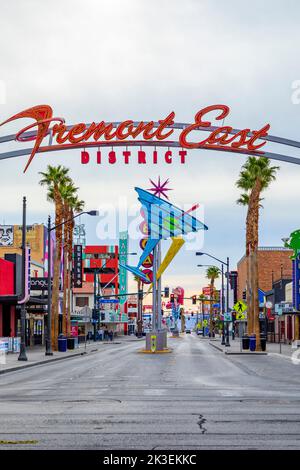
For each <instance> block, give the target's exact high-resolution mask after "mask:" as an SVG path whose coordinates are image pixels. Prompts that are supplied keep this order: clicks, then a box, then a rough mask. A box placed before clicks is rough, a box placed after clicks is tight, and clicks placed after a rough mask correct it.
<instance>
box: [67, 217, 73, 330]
mask: <svg viewBox="0 0 300 470" xmlns="http://www.w3.org/2000/svg"><path fill="white" fill-rule="evenodd" d="M72 217H73V211H72V209H71V208H69V214H68V220H70V222H69V223H68V225H67V228H68V244H67V245H68V248H67V259H68V273H67V279H68V281H67V283H68V300H67V311H66V318H67V335H68V336H71V296H72V256H73V229H74V222H73V220H72Z"/></svg>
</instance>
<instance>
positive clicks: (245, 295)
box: [243, 289, 247, 300]
mask: <svg viewBox="0 0 300 470" xmlns="http://www.w3.org/2000/svg"><path fill="white" fill-rule="evenodd" d="M246 298H247V294H246V289H245V290H243V300H246Z"/></svg>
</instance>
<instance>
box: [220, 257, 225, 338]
mask: <svg viewBox="0 0 300 470" xmlns="http://www.w3.org/2000/svg"><path fill="white" fill-rule="evenodd" d="M221 295H222V298H221V308H222V315H223V328H222V342H221V344H222V345H223V346H225V321H224V314H225V302H224V300H225V299H224V265H223V263H222V293H221Z"/></svg>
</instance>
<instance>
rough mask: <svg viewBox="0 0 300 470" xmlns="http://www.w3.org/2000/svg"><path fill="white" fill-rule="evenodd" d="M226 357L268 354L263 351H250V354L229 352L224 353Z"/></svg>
mask: <svg viewBox="0 0 300 470" xmlns="http://www.w3.org/2000/svg"><path fill="white" fill-rule="evenodd" d="M225 354H227V355H228V356H229V355H230V356H267V355H268V353H267V352H265V351H252V352H229V351H225Z"/></svg>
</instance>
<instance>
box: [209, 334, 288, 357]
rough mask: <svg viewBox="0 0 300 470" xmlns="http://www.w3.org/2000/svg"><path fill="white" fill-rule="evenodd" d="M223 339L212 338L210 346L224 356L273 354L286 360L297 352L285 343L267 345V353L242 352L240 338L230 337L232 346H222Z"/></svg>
mask: <svg viewBox="0 0 300 470" xmlns="http://www.w3.org/2000/svg"><path fill="white" fill-rule="evenodd" d="M221 340H222V338H221V337H219V336H217V337H215V338H210V339H209V344H210V345H211V346H212V347H214V348H215V349H218V350H219V351H221V352H223V353H224V354H242V355H256V354H259V355H266V354H271V355H274V356H282V357H285V358H288V359H290V358H291V355H292V354H293V352H294V351H295V349H292V346H291V345H290V344H284V343H281V344H279V343H267V347H266V351H265V352H264V351H262V352H256V351H254V352H252V351H250V350H242V351H241V341H240V338H235V339H234V340H233V339H232V338H231V337H230V339H229V342H230V346H222V344H221Z"/></svg>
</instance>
